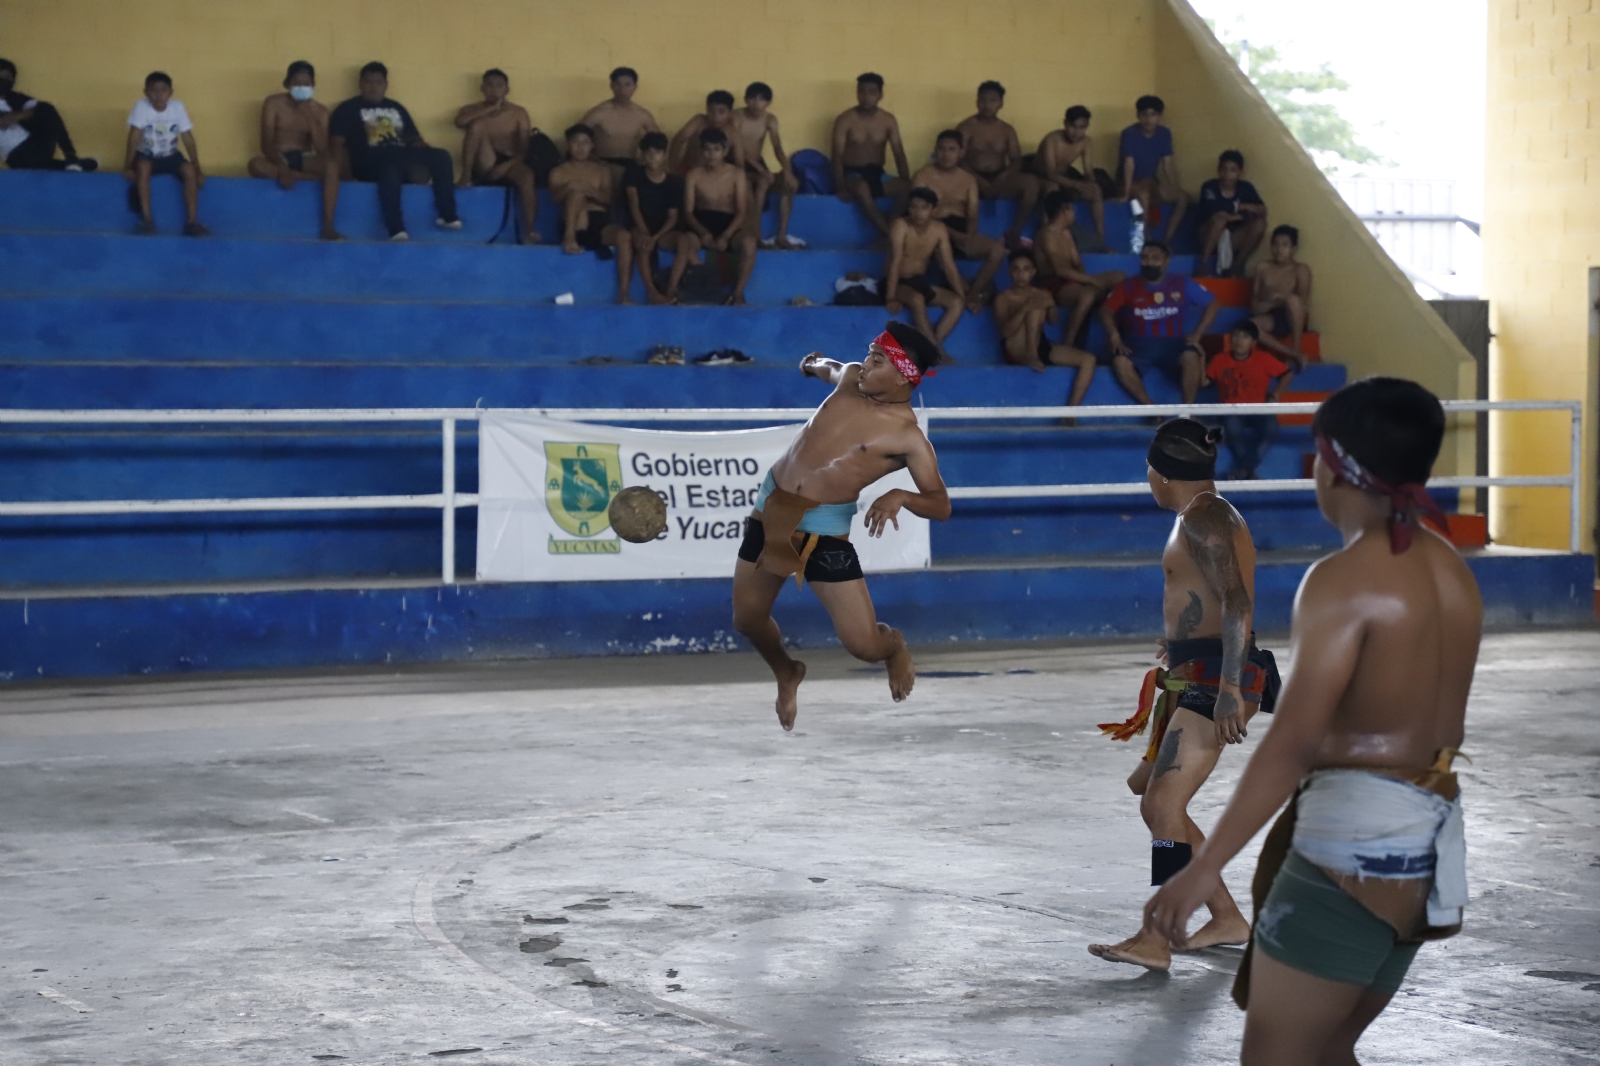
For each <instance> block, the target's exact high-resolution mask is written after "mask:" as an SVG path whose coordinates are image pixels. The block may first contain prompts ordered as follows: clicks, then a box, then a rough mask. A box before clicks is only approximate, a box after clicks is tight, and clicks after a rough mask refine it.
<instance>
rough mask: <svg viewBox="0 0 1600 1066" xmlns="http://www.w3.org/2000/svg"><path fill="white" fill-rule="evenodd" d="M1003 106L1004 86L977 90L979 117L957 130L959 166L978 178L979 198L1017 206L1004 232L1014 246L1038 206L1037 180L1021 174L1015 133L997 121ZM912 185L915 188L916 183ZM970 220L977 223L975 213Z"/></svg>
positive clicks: (985, 85)
mask: <svg viewBox="0 0 1600 1066" xmlns="http://www.w3.org/2000/svg"><path fill="white" fill-rule="evenodd" d="M1005 102H1006V89H1005V86H1004V85H1001V84H1000V83H999V82H997V81H986V82H984V83H983V84H982V85H980V86H978V113H977V114H976V115H973V116H972V117H971V118H968V119H967V120H966V121H964V122H962V123H961V125H959V126H957V127H956V129H957V130H959V131H960V132H961V136H962V137H963V138H964V140H965V144H964V146H963V147H964V154H963V155H962V157H961V165H962V166H964V167H966V168H967V170H969V171H971V172H972V173H973V174H974V175H975V176H976V177H977V179H978V195H979V196H981V197H982V198H983V199H985V200H1015V201H1016V202H1017V210H1016V214H1015V215H1013V216H1012V219H1011V228H1010V229H1008V230H1006V242H1007V243H1008V244H1015V243H1016V242H1017V240H1018V239H1020V238H1021V236H1022V227H1023V226H1025V225H1027V223H1028V220H1029V219H1030V218H1032V217H1033V209H1034V206H1035V205H1036V204H1038V202H1039V179H1038V178H1036V177H1034V176H1033V175H1032V174H1027V173H1024V172H1023V169H1022V142H1021V141H1019V140H1017V129H1016V127H1015V126H1013V125H1011V123H1009V122H1007V121H1006V120H1005V119H1003V118H1001V117H1000V109H1001V108H1002V107H1004V106H1005ZM911 183H912V184H913V185H915V184H917V181H916V179H915V178H913V179H912V181H911ZM972 217H973V220H974V223H976V220H977V217H978V216H977V213H976V212H974V213H973V216H972ZM973 228H974V229H976V228H977V227H976V225H974V227H973Z"/></svg>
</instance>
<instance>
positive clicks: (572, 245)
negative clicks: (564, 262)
mask: <svg viewBox="0 0 1600 1066" xmlns="http://www.w3.org/2000/svg"><path fill="white" fill-rule="evenodd" d="M561 250H562V251H563V252H566V253H567V254H568V255H579V254H581V253H582V252H583V249H582V248H579V247H578V242H577V241H562V242H561Z"/></svg>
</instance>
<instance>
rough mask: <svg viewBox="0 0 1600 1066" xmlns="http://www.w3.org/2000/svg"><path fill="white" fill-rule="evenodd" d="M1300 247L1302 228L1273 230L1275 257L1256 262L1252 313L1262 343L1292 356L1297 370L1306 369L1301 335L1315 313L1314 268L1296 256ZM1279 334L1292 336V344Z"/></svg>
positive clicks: (1272, 350) (1276, 351) (1269, 349)
mask: <svg viewBox="0 0 1600 1066" xmlns="http://www.w3.org/2000/svg"><path fill="white" fill-rule="evenodd" d="M1299 248H1300V231H1299V230H1297V229H1295V228H1294V227H1293V226H1279V227H1278V228H1277V229H1275V230H1273V231H1272V250H1271V258H1269V259H1268V260H1267V261H1266V262H1265V263H1258V264H1256V283H1255V290H1254V291H1253V292H1252V293H1251V294H1250V314H1251V315H1252V316H1254V317H1253V318H1252V319H1251V321H1253V322H1254V323H1255V324H1256V328H1257V329H1259V330H1260V331H1261V346H1262V347H1263V348H1266V349H1267V350H1268V351H1271V352H1273V353H1275V354H1277V355H1281V356H1283V357H1284V358H1286V359H1288V360H1289V361H1290V362H1291V363H1292V364H1293V365H1294V368H1295V369H1296V370H1304V369H1305V368H1306V357H1305V356H1304V355H1303V354H1301V352H1300V337H1301V335H1302V334H1304V333H1305V331H1306V319H1307V318H1308V317H1309V315H1310V314H1311V268H1310V267H1309V266H1307V265H1306V264H1304V263H1302V262H1300V261H1299V260H1297V259H1296V258H1295V252H1297V251H1298V250H1299ZM1278 337H1288V338H1289V344H1288V346H1287V347H1285V346H1284V344H1283V342H1282V341H1280V340H1278V339H1277V338H1278Z"/></svg>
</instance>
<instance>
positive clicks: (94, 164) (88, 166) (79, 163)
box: [62, 155, 100, 174]
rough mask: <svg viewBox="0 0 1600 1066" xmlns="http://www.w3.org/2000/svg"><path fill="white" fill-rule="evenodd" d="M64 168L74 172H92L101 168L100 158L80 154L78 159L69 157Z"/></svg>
mask: <svg viewBox="0 0 1600 1066" xmlns="http://www.w3.org/2000/svg"><path fill="white" fill-rule="evenodd" d="M62 169H64V170H70V171H72V172H73V173H74V174H91V173H93V172H94V171H96V170H99V169H100V160H98V159H92V158H90V157H89V156H86V155H80V156H79V157H78V158H76V159H69V160H68V161H67V165H66V166H65V167H64V168H62Z"/></svg>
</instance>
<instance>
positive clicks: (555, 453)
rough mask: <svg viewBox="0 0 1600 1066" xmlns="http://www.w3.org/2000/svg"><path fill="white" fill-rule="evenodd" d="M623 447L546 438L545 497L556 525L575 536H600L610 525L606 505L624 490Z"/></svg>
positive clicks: (546, 504)
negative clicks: (573, 442)
mask: <svg viewBox="0 0 1600 1066" xmlns="http://www.w3.org/2000/svg"><path fill="white" fill-rule="evenodd" d="M620 447H621V446H620V445H616V444H568V443H566V442H559V443H558V442H555V441H546V442H545V446H544V458H545V479H544V500H545V506H546V507H548V508H549V509H550V517H551V518H553V519H555V521H556V525H558V526H560V527H561V528H562V529H564V530H566V531H567V532H568V533H571V534H572V535H573V536H576V537H595V536H599V535H600V534H601V533H604V532H605V531H606V530H608V529H610V528H611V518H610V516H609V515H608V514H607V513H606V508H608V507H610V506H611V498H612V497H613V496H615V495H616V494H617V493H618V492H621V491H622V457H621V456H620V455H619V454H618V451H619V449H620Z"/></svg>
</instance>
